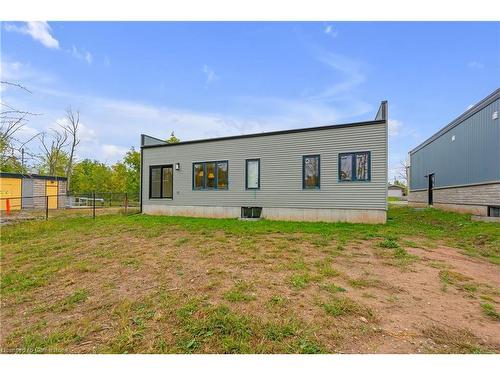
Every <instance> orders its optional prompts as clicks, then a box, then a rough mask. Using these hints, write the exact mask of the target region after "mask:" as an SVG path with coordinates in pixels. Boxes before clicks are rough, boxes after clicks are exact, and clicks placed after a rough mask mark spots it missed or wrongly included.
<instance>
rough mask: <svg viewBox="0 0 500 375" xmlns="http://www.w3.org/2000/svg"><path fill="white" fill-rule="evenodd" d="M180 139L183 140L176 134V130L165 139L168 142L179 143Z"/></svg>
mask: <svg viewBox="0 0 500 375" xmlns="http://www.w3.org/2000/svg"><path fill="white" fill-rule="evenodd" d="M180 141H181V140H180V139H179V138H177V137H176V136H175V134H174V132H172V133H170V138H168V139H166V140H165V142H167V143H179V142H180Z"/></svg>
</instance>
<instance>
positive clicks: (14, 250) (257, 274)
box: [1, 207, 500, 353]
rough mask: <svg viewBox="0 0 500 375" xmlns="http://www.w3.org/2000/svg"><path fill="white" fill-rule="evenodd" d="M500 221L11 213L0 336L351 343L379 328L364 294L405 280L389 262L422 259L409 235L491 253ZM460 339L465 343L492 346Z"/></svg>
mask: <svg viewBox="0 0 500 375" xmlns="http://www.w3.org/2000/svg"><path fill="white" fill-rule="evenodd" d="M499 229H500V227H499V225H498V224H495V223H484V222H473V221H471V220H470V217H469V216H468V215H461V214H455V213H447V212H443V211H439V210H436V209H424V210H414V209H410V208H407V207H391V208H390V209H389V212H388V221H387V224H386V225H368V224H366V225H365V224H348V223H334V224H332V223H304V222H302V223H298V222H278V221H266V220H261V221H240V220H236V219H204V218H185V217H166V216H145V215H129V216H125V215H109V216H105V215H104V216H98V217H97V218H96V219H95V220H92V219H91V218H89V217H71V218H62V217H61V218H54V219H52V220H49V221H30V222H25V223H20V224H14V225H9V226H5V227H3V228H2V233H1V235H2V237H1V240H2V249H1V261H2V271H1V277H2V279H1V281H2V282H1V292H2V327H3V328H2V339H1V340H2V341H1V346H2V350H4V351H14V352H23V353H28V352H29V353H32V352H35V353H36V352H119V353H123V352H154V353H163V352H168V353H191V352H210V353H212V352H219V353H220V352H229V353H231V352H252V353H256V352H257V353H321V352H334V351H337V350H338V351H350V350H355V349H353V348H356V347H357V346H356V345H357V344H356V342H355V341H353V340H354V339H353V337H358V338H359V337H364V338H366V342H367V343H369V342H371V341H370V340H372V339H373V340H374V341H373V342H376V341H377V340H380V336H378V335H379V332H380V329H379V327H378V322H379V320H380V319H382V317H381V316H380V313H378V314H377V312H376V310H377V309H380V308H382V307H380V306H378V305H377V306H373V305H371V304H372V303H380V302H378V301H380V300H382V301H385V302H384V305H383V308H385V305H386V304H387V308H388V309H389V308H390V309H392V308H393V307H391V306H390V304H394V303H396V301H398V300H399V299H400V298H406V297H405V296H406V294H407V293H408V292H407V291H406V292H404V291H403V290H404V289H405V288H404V287H401V286H398V285H391V284H390V283H389V282H388V281H387V280H382V278H383V277H384V273H385V271H390V272H395V273H396V276H395V277H398V278H399V277H400V278H401V280H402V282H404V281H405V278H406V277H407V275H408V273H407V272H415V268H414V267H415V265H417V264H419V262H421V261H420V259H419V258H418V257H416V256H414V255H411V254H410V253H408V252H407V250H406V248H417V247H420V248H429V249H432V248H435V247H437V246H440V245H447V246H450V247H453V248H456V249H457V250H458V251H459V252H462V253H463V254H465V255H466V256H470V257H474V258H477V259H480V260H484V261H487V262H489V263H490V264H494V265H497V264H499V263H500V253H499V251H500V230H499ZM372 266H373V267H372ZM412 267H413V268H412ZM377 269H380V271H377ZM394 270H395V271H394ZM412 270H413V271H412ZM434 271H435V280H434V281H433V282H435V284H436V293H447V292H446V291H444V290H441V289H443V288H441V285H442V283H443V272H441V273H440V274H438V272H439V270H434ZM434 271H432V272H434ZM376 272H379V273H376ZM449 274H451V273H449ZM440 275H441V276H440ZM469 284H470V285H472V284H471V283H470V282H469ZM469 284H467V285H469ZM449 285H450V287H454V288H457V290H460V292H461V293H462V292H464V290H463V289H464V286H463V285H462V284H460V285H459V283H458V282H456V283H451V282H450V283H449ZM474 285H475V284H474ZM459 287H460V288H462V289H459ZM474 288H476V289H474ZM474 288H472V287H469V289H467V292H468V297H467V298H471V297H470V296H471V295H473V296H474V298H477V299H479V298H480V293H483V294H484V300H483V302H482V305H481V304H480V302H478V303H477V311H478V314H479V316H481V317H482V319H490V320H494V319H497V317H498V313H497V312H496V310H495V303H496V298H497V294H496V293H497V292H495V291H493V292H492V290H493V289H494V288H493V289H491V288H490V289H488V288H487V287H486V286H479V287H476V286H474ZM464 293H465V292H464ZM488 293H490V294H488ZM464 295H465V294H464ZM374 296H376V298H375V300H374ZM481 298H483V297H481ZM372 300H373V302H372ZM415 300H416V299H415ZM412 301H413V300H412ZM484 301H486V302H484ZM485 306H486V307H485ZM389 311H391V310H389ZM443 329H444V328H443ZM422 334H423V333H422ZM450 335H451V333H450ZM450 337H451V336H450ZM454 337H455V336H454ZM467 337H468V338H469V336H467ZM468 340H469V339H468ZM471 340H472V339H471ZM469 341H470V340H469ZM469 341H468V342H469ZM443 342H445V343H444V344H443V347H447V346H446V340H444V341H443ZM469 344H470V345H469ZM469 344H467V345H469V346H467V348H472V349H470V350H469V349H467V350H465V349H464V350H465V352H475V351H476V352H477V351H479V352H481V351H491V350H492V349H491V347H484V346H481V345H482V344H481V343H480V341H479V340H478V341H477V342H476V341H474V340H472V341H470V342H469ZM374 345H375V344H374ZM457 348H458V347H457ZM460 348H462V347H460ZM460 348H459V349H456V352H462V351H464V350H462V349H460ZM363 350H364V351H370V349H369V348H365V349H363ZM495 350H496V349H493V351H495ZM452 351H453V350H452Z"/></svg>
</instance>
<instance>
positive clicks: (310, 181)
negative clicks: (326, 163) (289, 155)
mask: <svg viewBox="0 0 500 375" xmlns="http://www.w3.org/2000/svg"><path fill="white" fill-rule="evenodd" d="M320 180H321V172H320V157H319V155H305V156H303V157H302V189H319V188H320Z"/></svg>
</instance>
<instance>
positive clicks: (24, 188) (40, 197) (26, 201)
mask: <svg viewBox="0 0 500 375" xmlns="http://www.w3.org/2000/svg"><path fill="white" fill-rule="evenodd" d="M67 182H68V181H67V178H66V177H58V176H44V175H39V174H28V173H26V174H22V173H9V172H0V210H2V211H3V210H6V208H7V204H8V205H9V208H10V209H11V210H21V209H42V208H45V206H46V204H47V202H48V205H49V209H54V208H63V207H65V206H66V191H67ZM7 199H8V200H9V202H8V203H7Z"/></svg>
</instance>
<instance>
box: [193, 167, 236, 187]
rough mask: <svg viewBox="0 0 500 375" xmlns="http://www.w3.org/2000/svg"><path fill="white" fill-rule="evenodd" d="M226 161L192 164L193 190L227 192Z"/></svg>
mask: <svg viewBox="0 0 500 375" xmlns="http://www.w3.org/2000/svg"><path fill="white" fill-rule="evenodd" d="M227 164H228V163H227V160H225V161H206V162H200V163H193V189H194V190H227V188H228V186H229V175H228V165H227Z"/></svg>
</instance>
